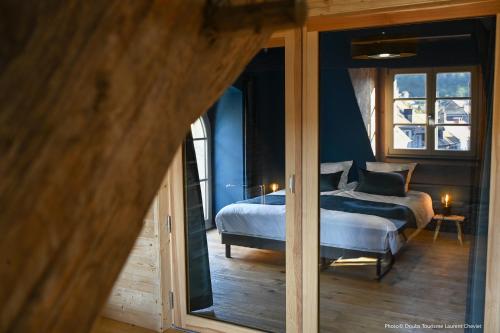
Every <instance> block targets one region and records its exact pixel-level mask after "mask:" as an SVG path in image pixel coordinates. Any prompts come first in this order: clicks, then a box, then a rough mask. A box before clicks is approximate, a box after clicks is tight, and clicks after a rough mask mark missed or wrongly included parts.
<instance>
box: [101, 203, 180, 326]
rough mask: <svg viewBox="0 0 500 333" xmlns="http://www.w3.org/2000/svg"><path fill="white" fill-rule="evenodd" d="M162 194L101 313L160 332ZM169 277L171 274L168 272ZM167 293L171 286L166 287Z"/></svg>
mask: <svg viewBox="0 0 500 333" xmlns="http://www.w3.org/2000/svg"><path fill="white" fill-rule="evenodd" d="M160 228H161V224H160V198H159V196H157V197H156V198H155V199H154V200H153V204H152V205H151V208H150V209H149V211H148V214H147V215H146V218H145V219H144V226H143V228H142V231H141V233H140V234H139V237H138V238H137V240H136V242H135V245H134V248H133V249H132V252H131V253H130V254H129V257H128V259H127V262H126V263H125V266H124V267H123V269H122V271H121V273H120V276H119V277H118V279H117V280H116V282H115V285H114V287H113V290H112V291H111V295H110V297H109V299H108V302H107V303H106V306H105V307H104V310H103V312H102V315H103V316H104V317H107V318H111V319H114V320H118V321H120V322H125V323H129V324H133V325H136V326H140V327H144V328H148V329H151V330H154V331H156V332H161V331H162V329H163V328H164V327H169V326H171V325H168V324H167V325H165V324H164V323H163V320H164V318H162V317H163V314H164V312H166V309H164V307H165V308H168V302H167V303H165V302H164V301H163V297H165V296H164V295H163V293H164V291H163V288H162V283H161V281H162V278H163V277H164V276H165V273H164V272H162V265H161V264H162V262H165V263H166V264H167V265H168V262H169V259H168V257H165V256H162V254H163V253H161V252H160ZM167 277H168V275H167ZM165 293H167V294H168V289H167V290H166V291H165Z"/></svg>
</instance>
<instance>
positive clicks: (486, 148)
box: [465, 24, 495, 332]
mask: <svg viewBox="0 0 500 333" xmlns="http://www.w3.org/2000/svg"><path fill="white" fill-rule="evenodd" d="M484 31H485V33H484V35H483V36H485V37H484V39H483V40H479V41H478V42H479V45H478V46H479V48H478V49H479V50H481V51H482V54H481V63H482V68H481V69H482V74H483V84H484V90H485V91H484V95H485V96H486V103H487V105H486V115H485V136H484V145H483V159H482V161H481V162H482V163H481V177H480V184H479V187H480V188H479V204H478V209H477V214H476V223H475V226H474V230H473V233H474V234H473V236H474V237H473V241H472V244H471V248H470V257H469V258H470V260H469V283H468V290H467V312H466V323H468V324H473V325H483V324H484V300H485V288H486V255H487V246H488V222H489V218H488V215H489V206H490V205H489V204H490V202H489V201H490V200H489V199H490V166H491V140H492V120H493V83H494V66H495V63H494V62H495V33H494V31H495V24H492V25H491V26H489V27H488V26H486V27H484ZM465 331H466V332H479V331H482V329H481V330H478V329H473V328H467V329H465Z"/></svg>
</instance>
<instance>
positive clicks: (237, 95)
mask: <svg viewBox="0 0 500 333" xmlns="http://www.w3.org/2000/svg"><path fill="white" fill-rule="evenodd" d="M209 120H210V126H211V129H212V200H213V213H214V214H213V216H215V214H216V213H217V212H218V211H219V210H220V209H221V208H223V207H224V206H226V205H229V204H230V203H233V202H235V201H238V200H243V188H242V187H241V185H242V184H243V93H242V91H241V90H240V89H238V88H236V87H234V86H233V87H230V88H228V89H227V90H226V92H225V93H224V95H222V97H221V98H220V99H219V101H218V102H217V103H216V104H215V105H214V106H213V107H212V108H211V109H210V111H209ZM228 184H231V185H238V186H236V187H227V186H226V185H228Z"/></svg>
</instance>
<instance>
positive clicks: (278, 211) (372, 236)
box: [215, 190, 434, 254]
mask: <svg viewBox="0 0 500 333" xmlns="http://www.w3.org/2000/svg"><path fill="white" fill-rule="evenodd" d="M272 194H276V195H285V192H284V191H278V192H275V193H272ZM322 195H339V196H344V197H350V198H355V199H360V200H369V201H376V202H388V203H395V204H399V205H403V206H406V207H408V208H410V209H411V210H412V211H413V213H414V214H415V218H416V220H417V227H418V228H424V227H425V226H426V225H427V224H428V223H429V222H430V220H431V219H432V217H433V216H434V211H433V209H432V200H431V197H430V196H429V195H428V194H427V193H423V192H417V191H409V192H408V193H407V196H406V197H392V196H383V195H374V194H367V193H363V192H356V191H354V190H338V191H334V192H323V193H322ZM320 213H321V215H320V217H321V227H320V233H321V237H320V241H321V244H322V245H326V246H332V247H338V248H343V249H348V250H360V251H369V252H377V253H385V252H386V251H388V250H391V252H392V253H393V254H396V253H397V252H398V251H399V249H400V248H401V246H402V245H403V241H402V239H401V237H400V235H398V232H397V228H396V226H395V225H394V223H392V222H391V221H390V220H389V219H386V218H383V217H378V216H374V215H365V214H357V213H347V212H340V211H332V210H326V209H321V210H320ZM215 223H216V225H217V229H218V230H219V232H223V231H224V232H228V233H233V234H239V235H246V236H254V237H262V238H269V239H276V240H285V206H284V205H264V204H246V203H235V204H231V205H228V206H226V207H224V208H223V209H221V210H220V211H219V213H218V214H217V216H216V217H215ZM305 224H306V225H307V223H305Z"/></svg>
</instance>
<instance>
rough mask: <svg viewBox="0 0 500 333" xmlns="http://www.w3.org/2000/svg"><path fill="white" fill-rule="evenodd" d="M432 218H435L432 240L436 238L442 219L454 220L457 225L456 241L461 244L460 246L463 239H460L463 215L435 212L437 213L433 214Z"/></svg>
mask: <svg viewBox="0 0 500 333" xmlns="http://www.w3.org/2000/svg"><path fill="white" fill-rule="evenodd" d="M434 220H436V222H437V225H436V231H434V242H435V241H436V239H437V238H438V235H439V229H441V223H443V221H450V222H455V225H456V226H457V238H458V242H459V243H460V245H462V246H463V245H464V244H463V240H462V238H463V237H462V223H464V221H465V216H461V215H443V214H437V215H434Z"/></svg>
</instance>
